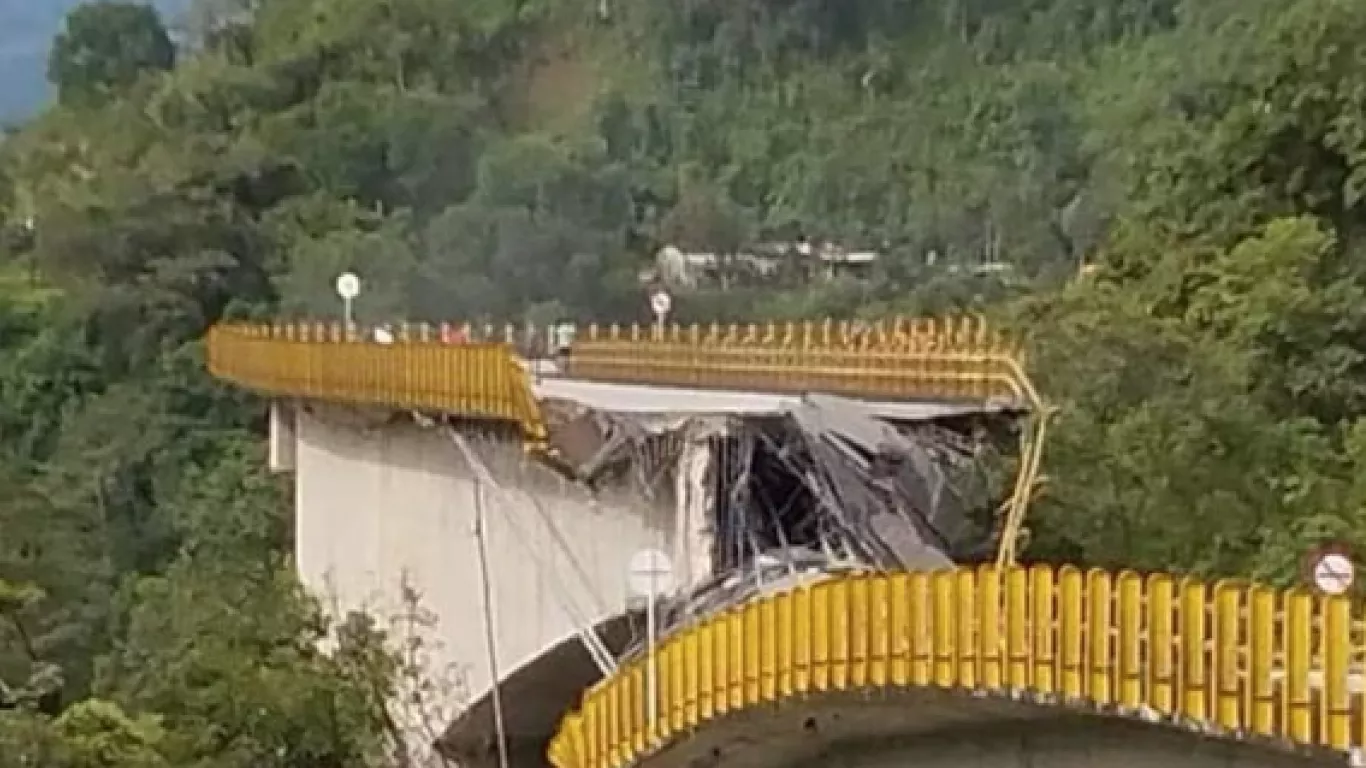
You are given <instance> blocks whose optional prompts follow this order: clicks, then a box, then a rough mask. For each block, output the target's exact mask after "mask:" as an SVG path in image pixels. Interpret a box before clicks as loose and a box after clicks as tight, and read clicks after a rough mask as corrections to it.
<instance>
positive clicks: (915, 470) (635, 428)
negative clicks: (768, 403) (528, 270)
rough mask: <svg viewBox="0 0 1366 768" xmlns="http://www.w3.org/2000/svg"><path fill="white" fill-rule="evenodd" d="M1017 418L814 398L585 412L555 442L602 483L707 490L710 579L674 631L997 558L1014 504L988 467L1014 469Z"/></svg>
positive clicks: (666, 609) (683, 603) (678, 602)
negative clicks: (839, 585) (757, 407)
mask: <svg viewBox="0 0 1366 768" xmlns="http://www.w3.org/2000/svg"><path fill="white" fill-rule="evenodd" d="M1013 419H1014V415H1012V414H1003V413H1002V412H1000V411H991V412H986V411H983V412H964V413H955V414H953V415H952V416H950V417H947V418H945V417H940V418H926V419H923V420H919V421H905V420H902V421H898V422H895V423H894V422H892V421H889V420H887V419H884V418H881V417H879V416H877V415H875V414H874V413H873V412H872V410H871V409H870V408H869V407H868V406H866V405H864V404H863V403H861V402H859V401H857V400H851V399H848V398H842V397H836V396H831V395H814V394H813V395H807V396H804V397H802V398H799V399H796V400H794V403H793V405H791V406H790V407H788V408H787V409H786V410H785V411H784V412H783V413H781V414H777V415H770V416H765V417H757V416H745V417H739V416H733V415H732V416H718V417H706V418H699V417H696V416H684V417H651V418H648V419H647V418H639V417H637V416H636V415H634V414H621V413H605V412H601V411H594V410H584V411H582V412H580V413H577V414H575V415H574V416H573V418H570V419H566V420H565V421H564V422H562V423H563V428H562V429H561V430H556V432H560V433H561V434H559V435H558V436H557V437H555V438H553V439H554V440H556V441H558V442H556V443H555V444H556V446H557V447H558V448H559V450H560V452H561V454H562V456H561V457H562V459H564V460H565V461H566V463H567V464H569V465H570V466H571V467H572V471H573V472H574V473H575V474H576V475H577V476H578V477H579V478H580V479H582V480H585V481H587V482H589V483H590V484H592V485H594V486H598V487H600V486H601V485H602V484H603V483H614V482H628V483H630V484H632V485H635V486H636V488H637V489H640V490H643V491H644V492H645V494H646V496H647V497H653V496H654V494H656V493H669V494H675V495H677V494H680V493H682V491H681V490H680V489H682V488H683V487H684V485H685V483H684V482H683V481H682V480H680V478H679V475H680V473H684V472H686V473H687V474H688V475H689V477H688V478H686V479H687V480H688V483H686V485H687V486H688V488H689V489H691V485H693V484H696V483H697V482H703V483H705V484H706V485H707V486H708V487H707V488H705V489H691V490H688V495H689V498H688V499H686V500H685V501H684V503H683V506H686V507H688V508H689V512H688V514H689V515H690V516H692V517H698V518H705V519H704V520H701V521H700V522H699V520H696V519H690V520H689V521H688V526H687V527H689V528H690V529H692V528H695V529H698V531H697V532H698V533H700V532H701V531H703V530H705V533H706V535H705V536H703V537H702V538H701V539H697V540H696V542H694V543H697V542H703V541H705V542H706V543H707V544H709V546H710V549H711V552H709V553H707V554H706V555H705V556H703V558H702V561H704V562H706V563H707V564H708V568H707V569H706V570H707V571H709V573H710V577H708V578H701V579H698V580H696V581H694V582H693V583H688V584H684V585H682V589H681V590H680V593H679V594H678V595H677V596H676V598H675V599H673V600H672V601H670V602H669V603H668V604H667V605H665V606H662V610H661V620H662V622H663V624H662V626H661V630H664V631H667V630H668V628H669V627H670V626H677V625H680V624H684V623H687V622H689V621H691V620H694V619H695V618H697V617H701V616H705V615H710V614H713V613H714V612H715V611H716V610H719V609H721V608H724V607H725V606H727V605H732V604H735V603H738V602H741V601H744V600H746V599H749V598H751V597H754V596H757V595H762V594H770V593H773V592H778V591H783V590H787V589H791V588H792V587H794V586H796V585H798V584H804V583H811V582H814V581H819V580H821V579H824V578H829V577H830V575H831V574H833V573H840V572H848V571H851V570H854V571H858V570H864V571H887V570H936V569H942V568H949V567H952V566H953V565H954V564H955V563H963V562H974V561H980V560H983V559H986V558H987V557H989V556H990V554H991V553H992V552H993V551H994V548H995V543H996V530H995V528H996V516H995V509H996V504H997V503H998V502H999V499H1000V498H1001V496H1002V495H1003V493H1004V490H1003V489H1001V488H998V487H994V486H995V485H997V484H998V481H999V478H996V477H993V475H992V474H991V473H990V472H989V471H988V465H1000V464H1002V463H1003V461H1002V456H1001V455H1000V452H999V451H998V450H997V443H999V442H1000V438H1001V437H1003V435H1002V430H1000V429H998V427H999V426H1000V425H1001V424H1002V423H1003V422H1005V421H1010V422H1011V423H1012V425H1013ZM1006 431H1007V432H1008V431H1009V430H1006ZM552 434H554V432H553V433H552ZM1004 436H1005V437H1009V435H1008V434H1007V435H1004ZM699 446H700V447H701V448H702V449H703V450H701V451H698V450H697V448H698V447H699ZM685 455H686V461H685V460H684V457H685ZM684 465H686V466H684ZM698 478H703V480H700V481H699V480H698ZM693 507H699V509H696V510H694V509H692V508H693ZM694 538H695V537H694ZM694 570H695V569H694Z"/></svg>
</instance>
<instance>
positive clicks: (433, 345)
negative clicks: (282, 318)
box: [207, 324, 546, 443]
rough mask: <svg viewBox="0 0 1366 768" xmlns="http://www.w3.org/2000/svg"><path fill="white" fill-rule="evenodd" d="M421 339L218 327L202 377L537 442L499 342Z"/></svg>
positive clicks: (528, 394) (291, 327) (527, 396)
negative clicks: (417, 414) (463, 421)
mask: <svg viewBox="0 0 1366 768" xmlns="http://www.w3.org/2000/svg"><path fill="white" fill-rule="evenodd" d="M429 339H430V335H429V334H427V335H424V336H422V337H418V338H406V339H401V340H399V341H396V342H395V343H393V344H377V343H374V342H371V341H362V340H358V339H356V338H347V337H346V336H345V335H344V334H343V333H342V331H341V328H340V327H339V326H328V325H318V324H314V325H309V324H282V325H220V326H216V327H214V328H213V329H211V330H210V331H209V335H208V340H207V342H208V362H209V371H210V372H211V373H212V374H213V375H214V376H217V377H218V378H220V379H223V380H225V381H230V382H232V383H234V384H237V385H239V386H242V387H245V388H247V389H252V390H256V391H258V392H263V393H266V394H270V395H277V396H286V397H297V398H308V399H316V400H324V401H333V402H341V403H355V404H360V405H375V406H383V407H390V408H402V409H413V410H430V411H440V412H444V413H451V414H459V415H462V416H467V417H471V418H482V419H497V420H501V421H508V422H513V423H515V424H517V425H519V426H520V427H521V429H522V431H523V433H524V435H525V437H526V438H527V440H528V441H530V442H533V443H540V442H542V441H544V440H545V436H546V435H545V424H544V423H543V422H542V420H541V412H540V407H539V406H538V404H537V402H536V398H535V396H534V395H533V393H532V391H531V384H530V382H529V381H528V378H527V374H526V371H525V370H524V369H523V368H522V366H521V365H520V364H519V363H518V361H517V359H516V358H515V357H514V356H513V354H512V352H511V351H510V349H509V348H508V346H507V345H506V344H459V345H453V344H441V343H438V342H434V341H431V340H429Z"/></svg>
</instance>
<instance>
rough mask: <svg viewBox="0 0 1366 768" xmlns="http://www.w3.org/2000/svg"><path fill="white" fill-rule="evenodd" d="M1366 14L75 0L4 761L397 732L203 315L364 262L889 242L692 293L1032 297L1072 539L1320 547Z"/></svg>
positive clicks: (1121, 558)
mask: <svg viewBox="0 0 1366 768" xmlns="http://www.w3.org/2000/svg"><path fill="white" fill-rule="evenodd" d="M595 5H596V7H590V6H595ZM1358 6H1359V3H1358V2H1355V1H1354V0H1279V1H1278V2H1272V1H1271V0H1237V2H1234V1H1233V0H977V1H976V2H965V1H963V2H951V3H937V4H932V3H924V2H905V0H866V1H863V2H850V1H849V0H843V1H841V2H837V1H835V0H781V1H777V2H775V1H773V0H763V1H762V2H760V1H759V0H732V1H731V2H716V1H715V0H687V1H686V2H675V3H625V2H619V0H603V2H601V3H588V4H585V3H581V2H576V3H569V2H560V1H559V0H478V1H477V2H458V3H453V2H447V1H446V0H344V2H339V1H338V0H272V1H271V2H268V3H266V2H261V3H258V2H249V1H248V0H204V2H201V3H200V4H199V5H198V6H197V7H196V8H195V9H194V12H193V13H192V14H191V15H190V19H189V23H188V24H187V25H185V26H186V35H185V37H184V42H185V47H184V48H183V49H182V50H180V51H176V50H175V49H174V48H173V47H172V46H171V44H170V39H169V36H168V34H167V32H166V29H165V28H164V26H163V25H162V23H161V21H160V20H159V19H158V18H157V17H156V15H155V14H154V13H152V12H151V11H148V10H146V9H144V8H142V7H141V6H136V5H125V4H119V3H97V4H92V5H88V6H84V7H82V8H80V9H78V10H77V11H75V12H74V13H73V14H72V15H71V17H70V18H69V19H68V23H67V25H66V29H65V31H64V32H63V33H62V35H61V36H60V37H59V38H58V40H57V42H56V45H55V46H54V49H53V53H52V66H51V71H52V79H53V81H54V82H55V83H56V84H57V85H58V86H59V88H60V91H61V95H62V98H61V103H59V104H57V105H54V106H53V107H52V108H50V109H49V110H47V111H46V112H44V113H43V114H41V115H39V116H38V117H36V118H35V119H34V120H33V121H31V122H30V123H29V124H28V125H26V126H24V127H23V128H22V129H21V130H19V131H17V132H16V133H14V134H13V135H11V136H7V137H6V138H5V141H4V143H3V144H0V215H3V218H4V220H3V222H0V224H3V227H0V348H2V349H0V351H3V354H2V355H0V436H3V438H4V439H3V440H0V458H3V461H2V462H0V707H4V708H6V709H5V710H4V712H2V713H0V755H6V756H9V755H21V756H22V757H23V758H24V759H27V760H28V761H29V764H41V765H51V766H95V765H98V766H118V768H128V767H131V766H159V765H177V766H180V765H185V766H204V767H206V768H207V767H210V766H212V767H214V768H217V767H218V766H225V767H231V766H281V767H282V768H283V767H284V766H324V765H326V766H335V765H348V766H353V765H354V766H365V765H370V764H374V763H376V762H377V761H379V760H380V758H381V757H382V752H383V747H384V744H385V739H386V736H387V735H388V734H387V733H386V731H387V729H388V725H387V721H386V718H385V716H384V711H383V706H382V701H383V699H384V696H385V694H386V693H387V692H388V691H389V690H391V686H392V685H393V676H394V675H395V674H396V669H397V668H396V666H395V664H394V663H393V659H391V658H390V657H389V656H387V655H386V653H385V652H384V651H383V650H382V648H381V647H380V643H379V640H378V639H377V638H376V636H375V633H374V632H373V631H371V630H369V629H367V627H366V625H365V623H364V622H353V623H349V624H347V625H346V626H345V627H342V628H340V629H339V631H338V632H336V633H333V634H335V635H337V639H338V640H339V650H338V651H337V652H336V653H332V654H328V653H323V652H322V651H320V650H318V647H319V641H320V640H322V639H323V638H325V637H329V633H328V628H327V627H326V626H324V622H323V621H322V620H321V618H320V614H319V612H318V610H317V607H316V606H315V605H313V604H312V603H311V602H310V600H309V599H308V597H307V596H305V595H303V594H301V593H300V590H299V586H298V584H296V583H295V582H294V580H293V579H292V577H291V576H290V567H289V563H288V558H287V553H288V552H289V551H290V544H289V531H290V525H289V520H288V516H287V511H288V501H287V498H286V497H287V494H284V493H282V490H281V488H280V487H279V485H278V484H277V483H276V481H275V480H274V479H272V478H271V477H269V476H267V475H266V474H264V471H263V469H262V462H261V457H260V456H259V455H258V454H259V450H258V447H257V446H258V445H259V442H260V440H259V430H260V428H261V423H260V422H261V418H260V408H259V405H258V404H254V403H252V402H251V401H250V400H249V399H248V398H245V397H244V396H243V395H241V394H240V393H236V392H233V391H229V390H227V389H225V388H222V387H219V386H217V385H216V384H214V383H213V382H211V381H209V380H208V379H207V377H206V375H205V374H204V372H203V370H202V362H201V359H200V358H201V351H200V348H199V342H198V339H199V337H200V336H201V334H202V333H203V331H204V329H205V328H207V327H208V326H209V325H210V324H211V323H213V322H215V321H217V320H219V319H222V318H224V317H268V316H274V315H280V314H284V315H308V316H322V317H326V316H328V315H330V314H332V313H336V312H337V311H338V310H339V307H338V306H337V301H336V299H335V296H334V295H333V294H332V291H331V283H332V280H333V278H334V276H335V275H336V273H337V272H339V271H341V270H344V269H345V270H355V271H357V272H359V273H360V274H361V275H362V276H363V278H364V281H365V292H364V294H363V295H362V296H361V297H360V299H359V301H358V304H357V307H356V309H357V312H358V315H359V316H360V317H361V318H362V319H365V320H381V319H392V318H396V317H399V316H403V317H406V318H409V319H418V320H423V319H425V320H447V319H452V318H471V319H476V320H482V319H488V320H490V321H516V320H523V319H529V320H534V321H536V322H549V321H558V320H562V319H578V320H597V321H604V322H612V321H632V320H638V319H643V318H644V316H645V313H646V310H645V300H644V292H643V290H642V286H641V285H640V283H639V280H638V275H639V273H640V272H641V271H642V269H643V268H645V267H647V266H649V265H650V260H651V257H652V255H653V254H654V253H655V252H656V251H657V250H658V249H659V247H660V246H662V245H664V244H667V243H675V244H679V245H682V246H688V247H693V248H697V249H704V250H711V251H714V252H716V253H718V254H719V256H720V258H721V259H722V260H723V261H727V262H728V261H731V260H732V259H731V257H733V256H735V255H736V253H737V252H738V251H740V250H741V249H743V248H745V247H747V246H749V245H752V244H753V243H754V242H755V241H756V240H760V239H770V238H791V237H795V236H797V235H798V234H805V235H807V236H809V237H810V238H812V239H813V240H823V239H831V240H835V241H839V242H843V243H846V244H849V245H853V246H858V247H869V248H877V249H878V250H880V251H881V252H882V254H883V258H882V259H881V261H880V262H879V264H878V266H877V268H876V270H875V272H874V274H873V275H872V277H871V278H868V279H837V280H832V281H828V282H821V281H810V280H807V279H804V278H802V277H801V274H802V272H803V270H802V269H800V268H798V269H789V270H786V271H784V272H783V274H782V275H780V276H779V278H778V279H777V280H776V281H774V282H772V283H764V282H762V281H754V280H729V279H728V280H726V281H724V282H725V283H726V284H725V285H722V286H712V287H706V288H700V289H697V290H693V291H680V292H679V294H678V295H677V298H676V305H677V310H676V315H677V317H678V319H680V320H683V321H685V322H687V321H700V322H707V321H711V320H749V319H757V318H763V317H769V318H784V319H797V318H806V317H811V316H814V315H824V314H837V315H857V316H862V317H873V316H877V315H880V314H886V313H890V312H935V313H943V312H955V311H965V310H970V311H983V312H989V313H992V314H995V315H999V316H1001V317H1002V318H1006V319H1009V320H1010V321H1012V322H1014V323H1015V324H1016V325H1017V326H1018V327H1021V328H1025V329H1028V330H1029V331H1030V340H1029V341H1030V345H1031V352H1032V360H1033V363H1032V365H1031V368H1032V370H1033V371H1035V373H1036V374H1037V376H1038V378H1039V379H1040V384H1041V389H1042V390H1043V391H1044V392H1045V393H1046V394H1047V395H1048V396H1050V397H1051V398H1052V399H1053V400H1054V402H1055V404H1056V405H1057V406H1058V407H1059V415H1058V418H1057V421H1056V423H1055V426H1054V430H1053V439H1052V441H1051V442H1050V444H1049V448H1048V453H1047V455H1046V468H1045V471H1046V473H1047V475H1048V482H1047V483H1046V484H1045V485H1044V487H1043V490H1042V495H1041V497H1040V499H1039V502H1038V504H1037V506H1036V514H1035V516H1034V518H1033V520H1031V521H1030V525H1031V528H1032V534H1033V535H1032V544H1031V546H1030V548H1029V551H1028V556H1029V557H1032V558H1037V559H1046V560H1063V559H1066V560H1069V561H1075V562H1080V563H1084V564H1102V565H1113V566H1130V567H1139V568H1149V569H1176V570H1181V571H1193V572H1199V573H1206V574H1211V575H1229V574H1237V575H1246V576H1256V577H1259V578H1266V579H1270V580H1274V581H1280V582H1288V581H1290V580H1292V579H1294V578H1295V575H1296V568H1297V563H1298V561H1299V558H1300V556H1301V555H1302V553H1303V552H1304V550H1305V549H1306V548H1307V547H1309V546H1311V545H1313V544H1315V543H1317V542H1320V541H1323V540H1327V539H1342V540H1346V541H1348V542H1352V543H1356V544H1358V545H1364V546H1366V534H1363V531H1366V519H1363V516H1364V515H1366V480H1364V479H1363V478H1366V384H1364V383H1363V382H1366V316H1363V308H1366V302H1363V300H1362V299H1363V296H1362V293H1363V290H1366V282H1364V279H1366V272H1364V270H1363V266H1362V265H1363V264H1366V259H1363V258H1362V256H1363V254H1362V247H1363V245H1362V243H1363V223H1366V220H1364V219H1363V207H1362V206H1363V192H1362V190H1363V189H1366V127H1363V123H1362V120H1363V118H1362V115H1363V114H1366V110H1363V103H1362V99H1363V96H1362V94H1363V93H1366V80H1363V78H1366V75H1363V73H1362V72H1361V71H1360V67H1359V66H1356V64H1357V63H1358V62H1359V61H1361V60H1362V59H1363V57H1366V15H1364V14H1362V13H1360V9H1359V7H1358ZM590 16H591V18H589V17H590ZM1001 262H1004V263H1008V264H1010V265H1011V266H1012V268H1013V269H1012V270H1011V271H1010V272H1008V273H1004V274H1002V273H996V272H991V271H989V270H988V271H986V272H985V274H984V273H983V271H982V270H974V268H977V267H981V266H982V265H983V264H987V263H992V264H996V263H1001ZM1088 265H1089V266H1090V267H1092V268H1093V269H1094V272H1093V273H1091V274H1090V276H1089V277H1086V278H1079V277H1078V273H1079V271H1081V268H1082V267H1083V266H1088Z"/></svg>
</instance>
